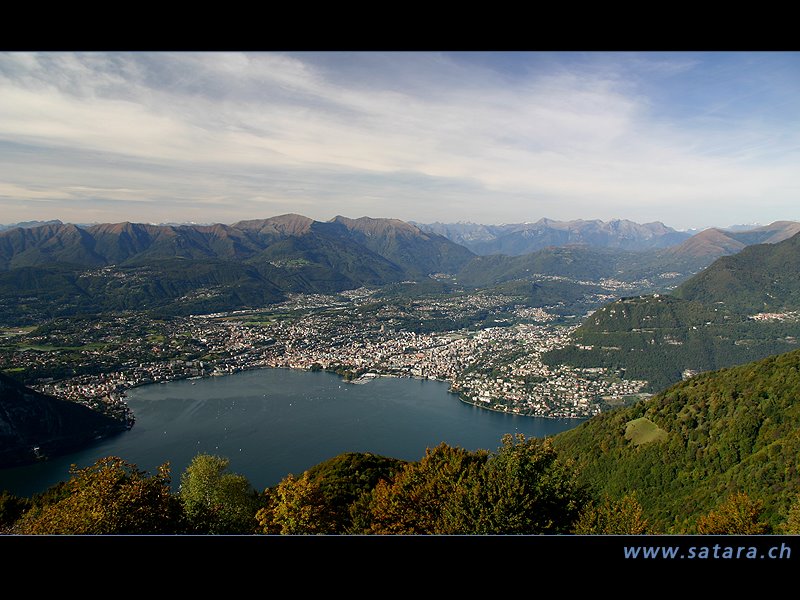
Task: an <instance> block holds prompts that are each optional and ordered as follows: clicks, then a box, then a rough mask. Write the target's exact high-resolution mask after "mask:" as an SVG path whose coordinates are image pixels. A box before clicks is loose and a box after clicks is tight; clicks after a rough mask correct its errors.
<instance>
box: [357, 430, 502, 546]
mask: <svg viewBox="0 0 800 600" xmlns="http://www.w3.org/2000/svg"><path fill="white" fill-rule="evenodd" d="M487 456H488V453H487V452H485V451H477V452H470V451H468V450H464V449H463V448H453V447H451V446H448V445H447V444H445V443H441V444H439V445H438V446H436V447H435V448H433V449H430V448H429V449H428V450H427V451H426V452H425V456H424V457H423V458H422V459H421V460H420V461H419V462H416V463H409V464H408V465H406V466H405V467H404V468H403V469H402V470H401V471H400V472H399V473H398V474H397V475H396V476H395V477H394V479H392V480H391V481H386V480H383V481H381V482H379V483H378V485H377V486H376V487H375V489H374V491H373V492H372V503H371V519H370V520H371V524H370V532H371V533H384V534H386V533H388V534H451V533H464V532H463V531H462V529H463V528H464V527H465V525H464V524H465V522H466V521H468V519H465V518H464V516H463V514H462V513H463V502H462V498H463V497H464V496H465V495H467V494H468V493H469V490H470V489H471V488H472V486H473V485H474V484H475V483H476V482H477V477H478V474H479V472H480V469H481V467H482V466H483V464H484V463H485V462H486V459H487Z"/></svg>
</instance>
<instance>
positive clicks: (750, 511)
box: [697, 492, 769, 535]
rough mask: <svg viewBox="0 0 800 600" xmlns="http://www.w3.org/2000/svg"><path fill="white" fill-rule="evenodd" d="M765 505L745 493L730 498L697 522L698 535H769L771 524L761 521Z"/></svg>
mask: <svg viewBox="0 0 800 600" xmlns="http://www.w3.org/2000/svg"><path fill="white" fill-rule="evenodd" d="M762 511H763V503H762V502H760V501H756V500H752V499H751V498H750V496H748V495H747V494H745V493H743V492H738V493H736V494H733V495H732V496H730V497H728V499H727V500H725V502H723V503H722V504H720V505H719V506H717V507H716V508H715V509H714V510H712V511H711V512H709V513H708V514H707V515H704V516H702V517H700V518H699V519H698V520H697V533H701V534H706V535H725V534H741V535H759V534H763V533H769V524H767V523H765V522H763V521H761V520H760V517H761V513H762Z"/></svg>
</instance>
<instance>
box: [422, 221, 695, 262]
mask: <svg viewBox="0 0 800 600" xmlns="http://www.w3.org/2000/svg"><path fill="white" fill-rule="evenodd" d="M418 226H419V227H420V229H422V230H423V231H430V232H433V233H438V234H440V235H443V236H446V237H448V238H449V239H451V240H452V241H454V242H456V243H458V244H462V245H463V246H465V247H467V248H469V249H470V250H472V251H473V252H475V253H476V254H480V255H487V254H509V255H514V256H518V255H522V254H528V253H530V252H535V251H537V250H541V249H543V248H547V247H550V246H569V245H585V246H590V247H598V248H617V249H620V250H631V251H636V250H650V249H657V248H665V247H668V246H672V245H675V244H679V243H680V242H682V241H683V240H685V239H687V238H689V237H690V234H688V233H684V232H680V231H677V230H675V229H672V228H671V227H667V226H666V225H664V224H663V223H661V222H658V221H657V222H653V223H645V224H639V223H635V222H633V221H629V220H626V219H613V220H611V221H601V220H599V219H595V220H583V219H577V220H573V221H557V220H553V219H547V218H542V219H539V220H538V221H536V222H535V223H512V224H505V225H478V224H474V223H438V222H437V223H431V224H419V225H418Z"/></svg>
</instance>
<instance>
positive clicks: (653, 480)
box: [554, 351, 800, 533]
mask: <svg viewBox="0 0 800 600" xmlns="http://www.w3.org/2000/svg"><path fill="white" fill-rule="evenodd" d="M554 445H555V448H556V449H557V450H558V451H559V454H560V455H561V456H562V457H565V458H571V459H573V460H575V461H576V465H577V468H578V470H579V473H580V475H579V479H580V482H581V483H583V484H585V485H587V486H588V487H589V489H590V490H591V493H592V495H594V496H595V497H601V496H603V495H606V494H607V495H608V496H610V497H611V498H613V499H621V498H623V497H624V496H625V495H627V494H629V493H631V492H635V493H636V498H637V499H638V500H639V502H640V503H641V505H642V507H643V508H644V514H645V516H646V518H647V519H648V520H649V521H650V523H651V524H652V525H654V526H655V527H656V528H657V529H659V530H661V531H662V532H666V533H669V532H680V531H686V530H689V531H691V530H692V529H693V527H694V526H695V523H696V520H697V518H698V517H700V516H701V515H704V514H707V513H708V512H709V511H710V510H711V509H713V508H714V507H715V506H717V505H718V504H719V503H720V502H722V501H723V500H724V499H725V498H727V497H728V496H730V495H731V494H733V493H736V492H745V493H746V494H748V495H749V496H750V497H751V498H753V499H754V500H758V501H762V502H763V503H764V518H766V519H767V520H768V521H769V522H770V523H771V524H772V525H773V527H777V526H778V525H780V524H781V523H784V522H785V521H786V517H787V513H788V509H789V506H790V504H791V502H792V501H793V500H794V499H795V497H796V496H797V494H798V492H800V351H794V352H789V353H786V354H782V355H780V356H774V357H770V358H767V359H764V360H761V361H758V362H754V363H749V364H746V365H743V366H739V367H735V368H731V369H724V370H721V371H717V372H714V373H707V374H703V375H700V376H697V377H694V378H692V379H690V380H689V381H686V382H683V383H680V384H678V385H675V386H673V387H671V388H670V389H668V390H666V391H664V392H662V393H661V394H658V395H657V396H654V397H653V398H650V399H648V400H644V401H641V402H640V403H638V404H636V405H634V406H629V407H625V408H621V409H617V410H613V411H610V412H608V413H604V414H601V415H599V416H597V417H595V418H593V419H591V420H589V421H587V422H585V423H583V424H581V425H580V426H578V427H577V428H575V429H573V430H570V431H567V432H564V433H562V434H559V435H557V436H556V437H555V438H554Z"/></svg>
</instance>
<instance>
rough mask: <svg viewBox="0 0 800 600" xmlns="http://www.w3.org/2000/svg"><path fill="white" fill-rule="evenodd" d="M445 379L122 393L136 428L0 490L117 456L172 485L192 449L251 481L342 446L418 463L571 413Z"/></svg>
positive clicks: (171, 386)
mask: <svg viewBox="0 0 800 600" xmlns="http://www.w3.org/2000/svg"><path fill="white" fill-rule="evenodd" d="M447 390H448V384H446V383H442V382H438V381H424V380H417V379H399V378H380V379H376V380H375V381H371V382H369V383H366V384H363V385H353V384H347V383H344V382H343V381H342V380H341V378H339V377H338V376H337V375H334V374H331V373H324V372H317V373H312V372H310V371H292V370H288V369H262V370H257V371H246V372H242V373H237V374H235V375H229V376H226V377H215V378H209V379H200V380H194V381H188V380H184V381H175V382H170V383H166V384H155V385H148V386H144V387H140V388H136V389H133V390H130V391H129V393H128V404H129V406H130V407H131V409H132V410H133V412H134V414H135V415H136V425H134V427H133V429H131V430H130V431H128V432H125V433H122V434H120V435H118V436H116V437H114V438H111V439H108V440H103V441H102V442H98V443H97V444H96V445H94V446H92V447H90V448H87V449H84V450H82V451H80V452H76V453H74V454H70V455H67V456H63V457H57V458H53V459H51V460H49V461H46V462H42V463H37V464H35V465H31V466H27V467H20V468H14V469H3V470H0V490H2V489H7V490H9V491H11V492H13V493H15V494H18V495H26V496H29V495H31V494H33V493H36V492H40V491H43V490H45V489H46V488H47V487H49V486H51V485H53V484H54V483H57V482H58V481H63V480H66V479H68V478H69V467H70V464H73V463H74V464H77V465H78V466H79V467H84V466H88V465H91V464H93V463H94V462H95V461H96V460H97V459H98V458H101V457H104V456H119V457H121V458H123V459H125V460H127V461H129V462H132V463H134V464H136V465H137V466H138V467H139V468H140V469H143V470H146V471H148V472H150V473H154V472H155V469H156V467H157V466H158V465H160V464H161V463H163V462H165V461H169V462H170V464H171V467H172V476H173V485H174V486H176V485H177V483H178V480H179V479H180V474H181V472H183V470H184V469H185V468H186V466H187V465H188V464H189V462H190V461H191V460H192V458H193V457H194V456H195V455H196V454H197V453H200V452H203V453H208V454H218V455H221V456H225V457H227V458H229V459H230V461H231V470H232V471H235V472H237V473H242V474H244V475H246V476H247V477H248V478H249V480H250V482H251V483H252V484H253V485H254V486H255V487H256V488H257V489H263V488H265V487H267V486H271V485H274V484H276V483H278V482H279V481H280V480H281V479H283V477H285V476H286V475H287V474H288V473H294V474H300V473H302V472H303V471H304V470H306V469H308V468H309V467H311V466H313V465H315V464H317V463H319V462H322V461H323V460H326V459H328V458H331V457H333V456H336V455H337V454H340V453H342V452H373V453H376V454H382V455H384V456H392V457H396V458H403V459H407V460H418V459H419V458H421V457H422V456H423V455H424V454H425V449H426V448H428V447H433V446H436V445H437V444H439V443H440V442H443V441H444V442H447V443H448V444H450V445H453V446H461V447H463V448H468V449H471V450H474V449H477V448H487V449H492V450H493V449H496V448H497V447H498V446H499V445H500V438H501V437H502V436H503V434H505V433H524V434H525V435H526V436H528V437H531V436H535V437H544V436H546V435H553V434H555V433H558V432H560V431H564V430H565V429H569V428H571V427H574V426H575V425H577V424H578V423H580V420H579V419H558V420H556V419H542V418H534V417H521V416H515V415H508V414H503V413H496V412H491V411H487V410H483V409H479V408H476V407H474V406H471V405H468V404H464V403H463V402H460V401H459V400H458V397H457V396H455V395H453V394H450V393H449V392H448V391H447Z"/></svg>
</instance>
